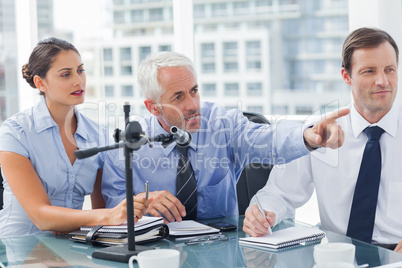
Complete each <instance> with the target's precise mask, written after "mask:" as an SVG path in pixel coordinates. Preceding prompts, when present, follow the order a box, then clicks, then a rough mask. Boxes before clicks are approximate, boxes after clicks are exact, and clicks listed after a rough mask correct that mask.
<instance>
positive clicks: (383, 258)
mask: <svg viewBox="0 0 402 268" xmlns="http://www.w3.org/2000/svg"><path fill="white" fill-rule="evenodd" d="M243 219H244V217H243V216H240V217H226V218H221V219H214V220H208V221H203V222H204V223H207V222H218V221H226V222H230V223H233V224H237V225H238V229H237V230H236V231H231V232H226V234H227V235H228V236H229V241H219V242H218V241H216V242H213V243H210V244H204V245H200V244H199V245H192V246H186V245H185V244H184V242H183V241H174V240H169V239H164V240H161V241H158V242H153V243H149V244H147V245H149V246H152V247H156V248H175V249H178V250H179V251H180V252H181V263H182V265H181V267H208V268H209V267H220V268H222V267H281V268H282V267H288V268H298V267H300V268H311V267H313V265H314V259H313V246H312V245H311V246H304V247H298V248H293V249H289V250H284V251H280V252H277V253H272V252H268V251H260V250H255V249H248V248H242V247H239V243H238V238H239V237H244V236H245V233H244V232H243V231H242V226H243ZM295 225H299V226H300V225H302V226H306V227H310V226H309V225H306V224H303V223H300V222H296V223H295V222H293V221H284V222H282V223H280V224H279V225H278V226H275V228H274V231H275V230H279V229H283V228H288V227H291V226H295ZM326 234H327V235H326V237H325V238H324V239H323V240H322V242H321V243H327V242H346V243H352V242H353V243H355V245H356V261H357V263H358V264H363V263H369V264H370V267H373V266H378V265H381V264H388V263H394V262H399V261H402V254H400V253H396V252H393V251H391V250H387V249H383V248H379V247H376V246H373V245H370V244H366V243H364V242H359V241H352V240H351V239H350V238H348V237H345V236H343V235H339V234H336V233H333V232H329V231H326ZM0 241H1V242H2V244H1V243H0V261H1V262H2V263H3V264H4V266H5V267H7V266H8V267H11V266H16V265H18V266H19V267H21V266H22V267H63V266H64V267H65V266H68V267H128V265H127V264H125V263H118V262H111V261H105V260H100V259H93V258H92V257H91V254H92V252H93V251H94V250H95V249H97V247H92V246H87V245H85V244H80V243H77V242H72V241H69V240H68V239H66V238H64V237H55V236H54V235H53V234H39V235H31V236H19V237H7V238H1V240H0ZM39 263H41V264H39Z"/></svg>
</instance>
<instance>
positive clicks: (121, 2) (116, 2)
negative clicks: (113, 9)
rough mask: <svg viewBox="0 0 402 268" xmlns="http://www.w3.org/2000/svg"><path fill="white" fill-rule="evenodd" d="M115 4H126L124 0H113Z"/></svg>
mask: <svg viewBox="0 0 402 268" xmlns="http://www.w3.org/2000/svg"><path fill="white" fill-rule="evenodd" d="M113 4H114V5H116V6H119V5H124V0H113Z"/></svg>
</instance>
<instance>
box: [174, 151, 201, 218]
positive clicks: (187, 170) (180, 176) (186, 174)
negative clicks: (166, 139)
mask: <svg viewBox="0 0 402 268" xmlns="http://www.w3.org/2000/svg"><path fill="white" fill-rule="evenodd" d="M188 148H189V146H186V147H180V146H179V145H176V149H177V151H178V152H179V153H180V159H179V163H178V165H177V177H176V197H177V199H179V200H180V202H181V203H182V204H183V206H185V207H186V217H184V218H183V219H185V220H194V219H195V218H197V204H198V203H197V180H196V179H195V175H194V170H193V167H192V166H191V163H190V159H189V158H188V157H187V153H188Z"/></svg>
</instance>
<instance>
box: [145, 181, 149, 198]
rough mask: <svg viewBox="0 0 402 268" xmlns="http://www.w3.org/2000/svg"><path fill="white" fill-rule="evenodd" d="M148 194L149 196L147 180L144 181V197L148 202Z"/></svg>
mask: <svg viewBox="0 0 402 268" xmlns="http://www.w3.org/2000/svg"><path fill="white" fill-rule="evenodd" d="M148 196H149V183H148V181H146V182H145V199H146V200H147V202H148Z"/></svg>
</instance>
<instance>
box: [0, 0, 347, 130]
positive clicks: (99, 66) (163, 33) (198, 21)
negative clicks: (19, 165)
mask: <svg viewBox="0 0 402 268" xmlns="http://www.w3.org/2000/svg"><path fill="white" fill-rule="evenodd" d="M53 1H54V0H36V4H37V17H38V19H37V22H38V40H40V39H43V38H45V37H48V36H57V37H60V38H63V39H66V40H68V41H71V42H73V43H74V44H75V45H76V47H77V48H78V49H79V50H80V51H81V55H82V57H83V61H84V63H85V69H86V73H87V92H86V104H85V105H83V107H82V111H83V112H84V113H86V114H87V115H89V116H90V117H92V118H93V119H95V120H96V121H100V122H101V123H107V124H109V123H110V122H109V121H110V120H111V119H110V120H109V118H116V116H119V115H122V114H123V113H122V105H123V103H124V102H125V101H130V103H131V104H132V113H133V114H136V115H140V116H145V115H148V112H147V110H146V108H145V106H144V104H143V97H142V96H141V92H140V90H139V88H138V85H137V82H136V70H137V68H138V66H139V64H140V62H141V60H142V59H144V58H145V57H146V56H147V55H148V54H149V53H151V52H157V51H174V50H175V47H174V36H173V34H174V28H173V16H174V13H173V0H113V1H112V0H104V1H103V2H108V3H110V4H106V5H104V6H106V7H108V8H106V9H105V10H104V12H105V13H108V14H110V17H112V18H113V19H112V20H111V22H110V23H109V24H111V25H110V28H111V29H112V31H113V34H112V36H113V38H110V39H106V38H102V37H99V38H97V39H87V40H75V39H74V36H73V30H74V29H71V30H72V32H65V31H64V32H60V31H57V29H55V28H54V25H53V24H54V19H55V18H54V14H53V12H52V10H53V9H54V3H55V2H53ZM14 2H15V1H13V0H2V1H0V123H1V122H2V121H3V120H4V119H5V118H7V117H9V116H11V115H12V114H14V113H16V112H18V111H19V107H18V90H17V79H21V77H20V76H21V75H20V66H17V65H16V63H17V60H16V59H17V50H16V47H17V46H18V44H17V41H16V34H15V18H14V16H15V15H14V14H15V10H14V9H15V4H14ZM193 17H194V40H193V42H189V43H190V44H192V43H194V46H195V47H194V51H195V55H194V62H195V66H196V70H197V73H198V83H199V89H200V93H201V97H202V100H206V101H216V102H218V103H220V104H222V105H223V106H224V107H225V108H227V109H231V108H240V109H243V110H248V111H253V112H258V113H262V114H266V115H268V114H274V115H279V116H283V115H295V114H296V115H310V114H312V113H314V112H316V111H322V110H323V107H325V109H327V108H328V109H334V108H338V107H339V106H343V105H345V104H347V103H349V102H350V93H349V89H348V87H347V86H346V85H345V84H344V83H343V81H342V79H341V75H340V66H341V47H342V43H343V40H344V38H345V37H346V35H347V34H348V32H349V30H348V29H349V27H348V0H208V1H205V0H193ZM72 19H75V18H73V17H72ZM82 27H85V23H84V21H83V25H82ZM100 110H102V111H100ZM105 120H106V121H105ZM113 120H115V119H113ZM112 128H113V126H112Z"/></svg>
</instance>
